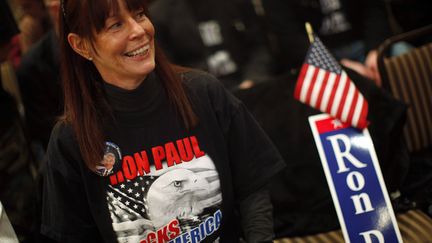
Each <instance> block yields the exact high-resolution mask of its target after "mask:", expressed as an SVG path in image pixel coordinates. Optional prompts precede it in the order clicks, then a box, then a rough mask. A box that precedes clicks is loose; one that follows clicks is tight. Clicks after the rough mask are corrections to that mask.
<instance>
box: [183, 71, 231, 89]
mask: <svg viewBox="0 0 432 243" xmlns="http://www.w3.org/2000/svg"><path fill="white" fill-rule="evenodd" d="M177 73H179V74H180V78H181V80H182V82H183V83H184V84H185V85H186V86H187V87H188V88H190V89H192V90H196V91H207V92H208V91H210V92H211V91H215V90H223V89H224V88H223V84H222V83H221V82H220V81H219V80H218V79H217V78H216V77H215V76H213V75H212V74H210V73H208V72H206V71H203V70H198V69H192V68H179V69H178V70H177Z"/></svg>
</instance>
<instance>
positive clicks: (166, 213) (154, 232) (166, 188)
mask: <svg viewBox="0 0 432 243" xmlns="http://www.w3.org/2000/svg"><path fill="white" fill-rule="evenodd" d="M109 146H112V143H111V144H110V145H109ZM149 158H150V159H151V160H152V162H153V163H150V159H149ZM123 159H124V161H125V162H124V165H125V166H123V168H122V170H120V171H119V172H117V173H116V174H115V175H113V176H111V177H110V184H109V186H108V190H107V202H108V208H109V211H110V215H111V219H112V226H113V229H114V231H115V233H116V235H117V238H118V242H142V243H144V242H155V241H156V242H201V241H204V240H206V241H208V240H209V239H213V241H214V240H215V239H217V237H218V233H217V232H218V230H219V228H220V226H221V220H222V212H221V208H220V207H221V202H222V194H221V190H220V182H219V175H218V172H217V170H216V167H215V164H214V162H213V160H212V159H211V158H210V157H209V156H208V155H207V154H206V153H205V152H204V151H202V150H201V148H200V147H199V142H198V140H197V138H196V137H195V136H192V137H186V138H183V139H179V140H177V141H173V142H168V143H166V144H163V145H162V146H155V147H152V148H151V149H148V150H143V151H139V152H138V153H135V154H134V156H125V157H124V158H123Z"/></svg>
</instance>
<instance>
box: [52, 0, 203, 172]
mask: <svg viewBox="0 0 432 243" xmlns="http://www.w3.org/2000/svg"><path fill="white" fill-rule="evenodd" d="M118 1H125V3H126V5H127V7H128V9H129V10H133V9H139V8H144V10H145V11H146V12H147V2H146V0H62V4H61V15H62V17H61V18H60V41H61V44H60V45H61V54H62V56H61V61H62V62H61V69H62V75H63V77H62V78H63V82H64V85H63V89H64V96H65V106H64V116H63V118H62V121H63V122H66V123H68V124H70V125H71V126H72V128H73V130H74V133H75V136H76V139H77V142H78V145H79V148H80V152H81V154H82V157H83V159H84V161H85V163H86V165H87V166H88V167H89V168H90V169H94V168H95V165H96V164H98V163H99V162H100V161H101V160H102V157H103V150H104V147H105V137H104V132H103V128H102V127H101V124H103V121H104V119H103V118H104V117H107V116H111V115H112V114H111V112H110V109H109V107H108V105H107V104H108V103H107V101H106V98H105V95H104V92H103V80H102V77H101V76H100V74H99V72H98V71H97V69H96V67H95V66H94V65H93V63H92V62H90V61H88V60H87V59H85V58H83V57H81V56H80V55H78V54H77V53H76V52H75V51H74V50H73V49H72V48H71V47H70V45H69V43H68V41H67V36H68V34H69V33H76V34H78V35H79V36H80V37H82V38H86V39H88V40H90V42H91V43H93V42H94V38H95V34H94V33H98V32H99V31H101V29H102V28H103V27H104V25H105V20H106V19H107V18H108V16H109V14H110V12H111V11H114V12H116V11H118V10H119V3H118ZM147 16H148V14H147ZM155 61H156V68H155V72H156V73H157V75H158V76H159V77H160V80H161V81H162V83H163V86H164V88H165V90H166V92H167V95H168V98H169V99H170V101H171V103H173V104H174V105H175V106H176V109H177V111H178V112H179V114H180V116H181V117H182V119H183V122H184V124H185V126H186V128H188V129H189V128H191V127H193V126H195V125H196V123H197V121H198V118H197V117H196V115H195V113H194V111H193V110H192V107H191V103H190V101H189V99H188V97H187V95H186V91H185V88H184V87H183V84H182V82H181V80H180V77H179V75H178V74H177V73H176V72H174V70H173V66H172V65H171V64H170V63H169V62H168V60H167V58H166V57H165V56H164V54H163V52H162V51H161V50H160V49H159V48H158V47H157V45H156V43H155Z"/></svg>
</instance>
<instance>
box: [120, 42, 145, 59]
mask: <svg viewBox="0 0 432 243" xmlns="http://www.w3.org/2000/svg"><path fill="white" fill-rule="evenodd" d="M148 49H149V46H148V45H146V46H144V47H142V48H140V49H138V50H135V51H131V52H128V53H126V54H125V55H126V56H128V57H134V56H138V55H144V54H146V53H147V51H148Z"/></svg>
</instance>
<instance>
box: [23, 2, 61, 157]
mask: <svg viewBox="0 0 432 243" xmlns="http://www.w3.org/2000/svg"><path fill="white" fill-rule="evenodd" d="M44 3H45V6H46V9H47V11H48V13H49V16H50V19H51V23H52V24H51V26H52V28H51V29H50V30H49V31H48V32H47V33H46V34H45V35H44V36H43V37H42V38H41V39H40V40H39V41H38V42H37V43H35V44H34V46H33V47H32V48H30V50H29V51H28V52H27V53H26V54H25V55H24V56H23V57H22V62H21V65H20V67H19V69H18V70H17V78H18V82H19V86H20V90H21V95H22V99H23V103H24V110H25V124H26V126H27V129H28V131H29V135H30V139H31V142H32V144H33V146H34V147H35V150H36V151H37V152H36V153H35V154H36V155H38V158H39V160H41V159H40V158H41V157H43V154H44V151H45V149H46V146H47V144H48V139H49V136H50V133H51V130H52V128H53V126H54V123H55V120H56V119H57V117H58V116H59V115H60V114H61V113H62V110H63V101H62V91H61V82H60V51H59V44H58V36H57V32H58V22H59V13H60V0H44Z"/></svg>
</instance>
